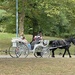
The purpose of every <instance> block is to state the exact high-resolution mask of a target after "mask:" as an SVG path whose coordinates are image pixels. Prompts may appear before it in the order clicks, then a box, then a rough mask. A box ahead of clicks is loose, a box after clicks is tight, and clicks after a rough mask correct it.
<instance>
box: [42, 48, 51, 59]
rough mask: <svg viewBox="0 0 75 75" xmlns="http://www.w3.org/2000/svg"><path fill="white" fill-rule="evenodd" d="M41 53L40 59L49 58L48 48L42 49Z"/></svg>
mask: <svg viewBox="0 0 75 75" xmlns="http://www.w3.org/2000/svg"><path fill="white" fill-rule="evenodd" d="M42 53H43V55H42V57H45V58H49V57H50V50H49V48H48V47H46V48H43V50H42Z"/></svg>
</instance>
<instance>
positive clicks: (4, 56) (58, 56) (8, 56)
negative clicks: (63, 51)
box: [0, 55, 75, 58]
mask: <svg viewBox="0 0 75 75" xmlns="http://www.w3.org/2000/svg"><path fill="white" fill-rule="evenodd" d="M0 58H12V57H11V56H10V55H0ZM20 58H24V57H23V56H21V57H20ZM27 58H36V57H35V56H34V55H28V56H27ZM44 58H48V57H44ZM49 58H52V57H51V56H50V57H49ZM55 58H62V55H55ZM64 58H69V56H68V55H65V57H64ZM72 58H75V55H72Z"/></svg>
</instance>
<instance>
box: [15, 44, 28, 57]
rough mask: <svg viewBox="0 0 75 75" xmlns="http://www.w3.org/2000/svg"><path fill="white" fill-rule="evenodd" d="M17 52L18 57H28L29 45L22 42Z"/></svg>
mask: <svg viewBox="0 0 75 75" xmlns="http://www.w3.org/2000/svg"><path fill="white" fill-rule="evenodd" d="M15 53H16V56H17V57H22V58H26V57H27V56H28V54H29V48H28V47H27V45H25V44H22V45H21V46H19V49H18V50H16V52H15Z"/></svg>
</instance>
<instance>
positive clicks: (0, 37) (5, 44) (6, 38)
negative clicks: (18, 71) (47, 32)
mask: <svg viewBox="0 0 75 75" xmlns="http://www.w3.org/2000/svg"><path fill="white" fill-rule="evenodd" d="M13 37H16V34H10V33H0V50H6V49H7V50H8V49H9V47H10V46H11V44H12V43H11V39H12V38H13ZM25 37H26V39H27V40H28V41H29V42H30V41H31V40H32V35H27V34H26V35H25ZM43 39H47V40H54V39H61V38H56V37H48V36H43ZM60 51H61V52H62V53H63V52H64V50H60V49H57V50H56V51H55V54H58V53H59V52H60ZM70 52H71V54H75V46H74V45H72V46H71V47H70Z"/></svg>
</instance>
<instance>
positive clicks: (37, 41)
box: [31, 31, 43, 49]
mask: <svg viewBox="0 0 75 75" xmlns="http://www.w3.org/2000/svg"><path fill="white" fill-rule="evenodd" d="M42 39H43V38H42V32H41V31H39V33H38V34H37V35H36V36H34V38H33V40H32V42H31V47H32V49H33V48H34V45H35V44H38V43H40V42H39V40H42Z"/></svg>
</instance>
